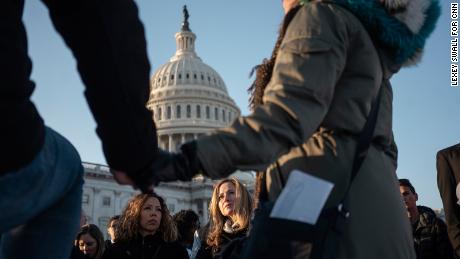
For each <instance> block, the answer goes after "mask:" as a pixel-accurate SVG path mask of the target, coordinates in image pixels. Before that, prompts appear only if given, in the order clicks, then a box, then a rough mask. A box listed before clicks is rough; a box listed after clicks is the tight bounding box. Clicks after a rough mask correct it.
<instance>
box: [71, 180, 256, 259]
mask: <svg viewBox="0 0 460 259" xmlns="http://www.w3.org/2000/svg"><path fill="white" fill-rule="evenodd" d="M252 211H253V207H252V197H251V195H250V194H249V192H248V190H247V188H246V187H245V186H244V185H243V184H242V183H241V182H240V181H238V180H237V179H234V178H231V179H225V180H222V181H220V182H219V183H217V184H216V186H215V187H214V190H213V194H212V199H211V202H210V204H209V212H210V219H209V222H208V223H207V224H206V225H205V226H204V227H203V228H200V220H199V216H198V215H197V214H196V213H195V212H194V211H193V210H181V211H179V212H178V213H176V214H174V215H173V216H172V215H171V214H170V212H169V210H168V207H167V206H166V203H165V202H164V199H163V198H162V197H160V196H159V195H157V194H155V193H153V192H152V193H148V194H138V195H136V196H135V197H134V198H133V199H132V200H131V201H130V202H129V203H128V205H127V206H126V208H125V209H124V210H123V213H122V214H121V215H115V216H113V217H112V218H111V219H110V220H109V223H108V225H107V233H108V234H109V238H110V239H108V240H105V241H104V236H103V234H102V231H101V230H100V229H99V228H98V227H97V226H96V225H94V224H85V222H82V224H83V225H82V226H81V228H80V231H79V232H78V233H77V235H76V238H75V242H74V246H73V249H72V254H71V256H70V259H79V258H87V259H112V258H113V259H118V258H126V259H128V258H156V259H162V258H164V259H170V258H177V259H188V258H196V259H207V258H218V257H219V256H220V255H221V254H223V253H224V251H223V247H225V245H226V244H228V243H229V242H231V241H232V240H234V239H237V238H242V237H244V236H245V235H246V234H247V231H248V227H249V222H250V219H251V215H252ZM198 232H200V233H202V236H201V237H200V238H197V239H194V235H197V236H198ZM192 248H194V249H193V250H192ZM193 251H195V252H193ZM230 252H231V251H230Z"/></svg>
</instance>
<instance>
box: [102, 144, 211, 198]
mask: <svg viewBox="0 0 460 259" xmlns="http://www.w3.org/2000/svg"><path fill="white" fill-rule="evenodd" d="M111 173H112V174H113V176H114V178H115V180H116V181H117V182H118V183H119V184H121V185H132V186H133V187H134V188H135V189H140V190H141V191H142V192H143V193H147V192H151V191H153V187H154V186H156V185H158V184H159V183H160V182H171V181H177V180H180V181H190V180H191V179H192V177H193V176H194V175H196V174H198V173H204V171H203V170H202V166H201V163H200V161H199V160H198V158H197V155H196V143H195V142H194V141H191V142H188V143H185V144H183V145H182V146H181V148H180V152H178V153H170V152H167V151H165V150H162V149H158V152H157V154H156V155H155V157H154V158H153V159H152V161H151V162H150V164H149V165H148V166H147V167H146V168H144V169H142V170H139V171H136V172H123V171H118V170H114V169H111Z"/></svg>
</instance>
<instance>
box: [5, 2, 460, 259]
mask: <svg viewBox="0 0 460 259" xmlns="http://www.w3.org/2000/svg"><path fill="white" fill-rule="evenodd" d="M42 1H43V2H44V3H45V5H46V6H47V8H48V9H49V13H50V17H51V19H52V22H53V24H54V26H55V28H56V30H57V31H58V32H59V33H60V34H61V36H62V37H63V39H64V42H65V43H66V44H67V46H68V47H69V48H70V49H71V51H72V53H73V55H74V56H75V58H76V61H77V67H78V70H79V73H80V75H81V78H82V81H83V83H84V85H85V87H86V89H85V97H86V99H87V101H88V104H89V107H90V109H91V112H92V114H93V116H94V119H95V121H96V123H97V129H96V132H97V134H98V136H99V137H100V139H101V142H102V148H103V152H104V155H105V158H106V161H107V163H108V165H109V167H110V168H111V172H112V174H113V176H114V179H115V180H116V181H117V182H118V183H119V184H125V185H131V186H133V187H134V188H137V189H139V190H140V191H141V194H139V195H137V196H136V197H134V199H132V200H131V201H130V202H129V204H128V205H127V207H126V208H125V209H124V211H123V213H122V214H121V215H120V217H119V218H118V219H114V221H113V222H111V223H110V224H111V225H110V226H109V228H110V229H112V230H110V231H111V233H112V234H111V235H113V237H111V240H110V241H107V242H105V241H104V240H103V238H102V236H103V235H102V233H101V230H99V229H98V228H97V227H96V226H95V225H92V224H88V225H83V226H81V229H80V231H76V229H77V226H78V218H79V214H81V213H80V207H81V201H82V186H83V168H82V165H81V160H80V157H79V154H78V152H77V151H76V149H75V148H74V147H73V146H72V144H71V143H70V142H69V141H67V140H66V139H65V138H64V137H63V136H61V135H60V134H59V133H57V132H56V131H54V130H53V129H51V128H50V127H48V126H46V124H45V123H44V121H43V119H42V118H41V117H40V115H39V113H38V111H37V109H36V107H35V105H34V104H33V102H32V101H31V100H30V97H31V95H32V93H33V90H34V87H35V86H34V83H33V82H32V81H31V80H30V73H31V60H30V59H29V57H28V55H27V37H26V32H25V28H24V24H23V22H22V20H21V16H22V13H23V7H24V0H8V1H6V2H5V3H3V4H2V8H0V17H1V22H2V26H0V34H1V35H2V37H0V46H1V48H0V52H1V55H0V56H1V58H0V78H1V79H0V80H2V83H1V84H0V85H1V86H0V88H1V89H0V99H1V100H2V101H1V102H0V113H1V115H2V124H1V126H0V138H1V140H0V143H2V148H1V149H0V197H1V199H0V211H1V213H0V259H4V258H5V259H10V258H11V259H13V258H14V259H22V258H29V259H31V258H68V256H69V254H70V253H71V252H72V255H71V256H72V257H73V258H78V257H79V256H80V257H81V256H83V257H85V258H96V259H99V258H115V259H116V258H156V259H160V258H178V259H181V258H189V257H190V258H197V259H200V258H218V257H225V258H245V259H247V258H251V259H258V258H264V259H271V258H295V259H297V258H312V259H317V258H323V259H325V258H339V259H351V258H353V259H369V258H373V259H380V258H381V259H387V258H394V259H414V258H450V257H451V256H452V257H453V256H457V257H458V256H460V224H459V222H460V207H459V204H460V203H459V202H458V200H459V199H458V198H459V197H460V194H459V193H460V191H459V189H460V187H459V186H460V185H459V182H460V166H459V163H460V145H455V146H452V147H450V148H448V149H445V150H442V151H440V152H439V153H438V157H437V159H438V160H437V169H438V188H439V190H440V195H441V198H442V201H443V206H444V209H445V213H446V224H445V225H444V223H443V222H442V221H441V220H439V219H437V218H436V217H435V215H434V214H433V213H432V211H431V210H430V209H428V208H426V207H421V206H416V201H417V199H418V196H417V193H416V192H415V189H414V187H413V186H412V185H411V184H410V182H409V181H408V180H400V181H399V183H400V184H399V190H400V192H398V185H397V183H398V179H397V176H396V166H397V148H396V144H395V142H394V137H393V129H392V116H393V114H392V97H393V91H392V85H391V83H390V79H391V77H392V75H394V74H396V73H398V72H399V70H400V69H401V68H403V67H406V66H410V65H414V64H417V62H419V61H420V58H421V55H422V52H423V49H424V46H425V43H426V41H427V39H428V37H429V36H430V34H431V33H432V32H433V30H434V28H435V26H436V23H437V20H438V18H439V15H440V3H439V0H353V1H350V0H330V1H321V0H283V1H282V7H283V10H284V13H285V16H284V18H283V21H282V22H281V26H280V31H279V34H278V38H277V40H276V43H275V46H274V48H273V52H272V55H271V57H270V58H268V59H265V60H264V61H263V62H262V64H260V65H258V66H256V69H255V71H256V78H255V81H254V83H253V84H252V85H251V86H250V88H249V92H250V95H251V96H250V107H251V113H250V114H249V115H247V116H241V117H239V118H236V119H235V121H234V122H233V123H232V124H231V125H230V126H229V127H227V128H222V129H217V130H214V131H213V132H211V133H210V134H208V135H206V136H202V137H199V138H198V139H195V140H193V141H191V142H188V143H184V144H182V145H181V147H180V148H179V150H180V151H179V152H177V153H170V152H167V151H164V150H161V149H160V148H159V147H158V143H157V137H156V136H157V135H156V128H155V124H154V122H153V121H152V114H151V112H150V111H148V110H147V108H146V107H145V104H146V102H147V100H148V96H149V79H150V75H149V70H150V65H149V61H148V58H147V53H146V42H145V35H144V27H143V25H142V23H141V21H140V20H139V17H138V10H137V6H136V3H135V2H134V1H132V0H98V1H93V0H79V1H63V0H42ZM184 14H185V22H187V19H188V18H189V15H188V12H186V11H184ZM88 39H91V40H88ZM18 147H20V148H18ZM237 169H241V170H253V171H256V172H258V173H257V182H256V193H255V196H254V197H255V198H254V199H251V197H250V196H249V194H248V192H247V190H246V189H245V188H244V186H243V185H241V183H239V182H238V181H236V180H234V179H226V180H223V181H221V182H219V184H217V185H216V187H215V189H214V192H213V196H212V200H211V204H210V206H209V208H210V218H209V222H207V224H205V225H204V226H203V227H201V228H200V229H198V226H199V225H200V224H198V223H197V220H196V217H194V216H193V213H191V212H184V213H183V214H182V213H181V214H179V215H177V216H175V217H173V216H171V215H170V213H169V210H168V208H167V206H166V204H165V202H164V200H163V198H162V197H160V196H158V195H157V194H155V192H154V188H155V186H156V185H157V184H159V183H161V182H167V181H176V180H181V181H190V180H191V179H192V177H194V176H195V175H197V174H202V175H204V176H206V177H209V178H213V179H225V178H226V177H228V176H229V175H230V174H231V173H232V172H234V171H235V170H237ZM291 172H299V173H301V175H303V176H305V178H302V179H304V180H302V181H303V182H302V183H297V185H295V186H296V187H295V188H293V189H295V191H297V192H294V195H292V190H293V189H291V188H292V187H291V186H292V185H289V183H290V181H289V180H290V179H292V178H290V176H291V175H292V174H291ZM312 182H313V183H315V184H316V185H314V186H315V187H318V188H319V189H320V191H322V192H324V193H325V195H324V196H325V197H326V199H325V200H322V199H320V198H318V195H316V193H312V192H311V189H312V188H311V186H312V185H311V183H312ZM324 182H326V183H328V184H330V185H332V186H333V187H331V188H332V189H330V192H329V193H327V191H326V188H325V187H324V186H325V183H324ZM326 185H327V184H326ZM330 185H327V186H330ZM306 186H310V187H306ZM319 186H321V188H320V187H319ZM328 190H329V189H328ZM309 191H310V192H309ZM286 192H287V193H289V192H291V196H290V197H291V198H292V204H283V205H284V208H286V210H287V211H284V213H283V212H282V213H280V214H281V215H283V217H285V218H283V217H282V219H279V218H278V219H274V217H272V215H271V212H272V208H274V206H276V202H277V201H278V200H279V197H281V196H282V195H283V194H284V193H286ZM286 195H289V194H286ZM401 196H402V198H401ZM296 199H297V200H296ZM299 199H300V200H301V201H302V206H298V205H297V206H293V204H297V202H298V201H299ZM320 200H321V201H320ZM403 200H404V202H403ZM254 201H257V202H254ZM376 201H377V202H376ZM289 202H290V200H288V203H289ZM253 204H257V205H256V206H254V205H253ZM404 204H405V206H404ZM316 205H321V206H316ZM318 207H320V208H318ZM254 208H256V209H255V210H254ZM291 210H292V211H291ZM305 211H306V212H307V213H305ZM288 212H293V213H292V214H293V215H294V216H293V215H291V214H290V213H288ZM297 215H302V216H297ZM305 215H307V216H308V217H307V216H305ZM312 215H315V217H316V218H315V217H314V216H312ZM174 219H175V220H176V222H175V221H174ZM286 219H288V220H286ZM293 219H294V220H293ZM283 230H285V231H284V232H283ZM286 230H288V232H287V233H286ZM77 232H78V234H76V233H77ZM192 232H193V233H194V239H193V242H192V238H191V237H192V235H191V233H192ZM446 232H447V236H448V238H446ZM277 233H283V236H279V235H277ZM261 240H263V242H260V241H261ZM447 240H448V241H449V242H448V241H447ZM72 242H74V246H73V248H72V245H71V244H72ZM451 249H452V252H451Z"/></svg>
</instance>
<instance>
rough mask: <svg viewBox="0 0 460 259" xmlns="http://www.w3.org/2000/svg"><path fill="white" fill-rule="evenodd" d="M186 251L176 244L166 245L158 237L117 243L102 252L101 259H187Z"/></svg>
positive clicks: (152, 236)
mask: <svg viewBox="0 0 460 259" xmlns="http://www.w3.org/2000/svg"><path fill="white" fill-rule="evenodd" d="M188 258H189V257H188V254H187V250H185V248H184V247H182V246H181V245H180V244H179V243H177V242H172V243H167V242H165V241H163V239H162V238H161V237H160V236H159V235H147V236H145V237H139V238H136V239H134V240H131V241H119V242H118V241H117V242H115V243H114V244H113V245H112V246H110V247H109V249H108V250H106V251H105V252H104V256H103V259H188Z"/></svg>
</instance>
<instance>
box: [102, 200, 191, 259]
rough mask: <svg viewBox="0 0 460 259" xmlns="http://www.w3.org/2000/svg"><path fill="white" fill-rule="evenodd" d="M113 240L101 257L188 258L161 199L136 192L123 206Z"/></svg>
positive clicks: (111, 258)
mask: <svg viewBox="0 0 460 259" xmlns="http://www.w3.org/2000/svg"><path fill="white" fill-rule="evenodd" d="M116 237H117V239H116V242H115V243H114V244H113V245H112V246H111V247H110V248H109V249H108V250H107V251H106V253H105V254H104V258H107V259H125V258H126V259H127V258H149V259H163V258H164V259H169V258H177V259H182V258H183V259H187V258H188V255H187V251H186V250H185V248H183V247H182V246H181V245H180V244H179V243H177V242H176V240H177V228H176V225H175V224H174V222H173V220H172V218H171V215H170V214H169V210H168V207H167V206H166V204H165V202H164V200H163V198H161V197H160V196H158V195H157V194H155V193H148V194H139V195H137V196H135V197H134V199H132V200H131V201H130V202H129V203H128V205H127V206H126V208H125V210H124V211H123V214H122V215H121V218H120V221H119V225H118V228H117V233H116Z"/></svg>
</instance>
